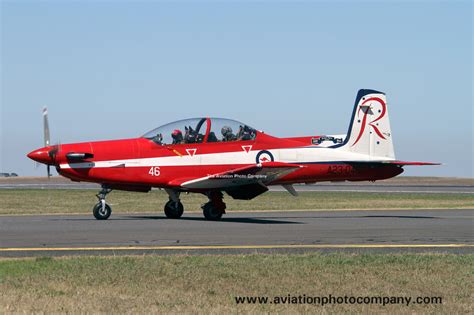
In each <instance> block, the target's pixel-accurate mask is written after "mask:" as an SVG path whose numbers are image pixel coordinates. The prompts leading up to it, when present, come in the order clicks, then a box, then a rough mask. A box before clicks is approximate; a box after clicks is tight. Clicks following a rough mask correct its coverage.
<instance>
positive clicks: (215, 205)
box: [165, 189, 226, 221]
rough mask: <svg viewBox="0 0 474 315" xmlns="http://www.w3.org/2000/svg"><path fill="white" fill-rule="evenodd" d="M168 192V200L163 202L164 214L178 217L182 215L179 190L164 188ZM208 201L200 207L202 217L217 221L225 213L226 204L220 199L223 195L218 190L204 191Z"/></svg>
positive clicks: (171, 217)
mask: <svg viewBox="0 0 474 315" xmlns="http://www.w3.org/2000/svg"><path fill="white" fill-rule="evenodd" d="M165 191H166V192H167V193H168V196H169V201H168V202H167V203H166V204H165V215H166V217H168V218H170V219H179V218H181V216H182V215H183V212H184V207H183V204H182V203H181V201H180V200H179V195H180V192H179V191H177V190H174V189H165ZM206 196H207V197H208V198H209V202H207V203H205V204H204V205H203V206H202V207H201V208H202V211H203V214H204V217H205V218H206V219H207V220H210V221H218V220H220V219H221V218H222V215H223V214H224V213H225V208H226V205H225V203H224V202H223V201H222V199H223V198H224V195H223V194H222V192H220V191H210V192H208V193H206Z"/></svg>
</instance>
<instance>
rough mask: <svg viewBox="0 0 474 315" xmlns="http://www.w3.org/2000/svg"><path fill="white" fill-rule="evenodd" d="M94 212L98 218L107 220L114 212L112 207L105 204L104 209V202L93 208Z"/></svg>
mask: <svg viewBox="0 0 474 315" xmlns="http://www.w3.org/2000/svg"><path fill="white" fill-rule="evenodd" d="M92 213H93V214H94V217H95V218H96V219H97V220H107V219H108V218H109V217H110V215H111V214H112V208H111V207H110V206H109V205H108V204H105V207H104V208H103V209H102V203H101V202H99V203H97V204H96V205H95V206H94V208H92Z"/></svg>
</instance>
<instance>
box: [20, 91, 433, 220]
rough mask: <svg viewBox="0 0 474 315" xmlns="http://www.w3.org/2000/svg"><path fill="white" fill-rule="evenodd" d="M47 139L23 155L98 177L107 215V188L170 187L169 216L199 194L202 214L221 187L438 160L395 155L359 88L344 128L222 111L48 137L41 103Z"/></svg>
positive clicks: (351, 175)
mask: <svg viewBox="0 0 474 315" xmlns="http://www.w3.org/2000/svg"><path fill="white" fill-rule="evenodd" d="M43 116H44V125H45V147H44V148H41V149H38V150H35V151H33V152H31V153H29V154H28V157H29V158H31V159H33V160H35V161H37V162H40V163H44V164H46V165H48V175H49V166H50V165H53V166H55V167H56V170H57V171H58V173H59V174H60V175H62V176H64V177H67V178H70V179H71V180H73V181H86V182H95V183H100V184H101V185H102V190H101V191H100V192H99V194H98V195H97V197H98V199H99V202H98V203H97V204H96V205H95V206H94V208H93V214H94V216H95V218H96V219H98V220H105V219H107V218H109V216H110V214H111V212H112V209H111V207H110V206H109V205H108V204H107V203H106V202H105V197H106V195H107V194H108V193H109V192H110V191H111V190H113V189H116V190H128V191H138V192H148V191H150V189H151V188H152V187H158V188H163V189H164V190H165V191H166V192H167V193H168V195H169V201H168V202H167V203H166V205H165V207H164V211H165V214H166V216H167V217H168V218H174V219H176V218H180V217H181V215H182V214H183V210H184V207H183V204H182V203H181V201H180V199H179V197H180V193H182V192H194V193H202V194H205V195H206V196H207V197H208V198H209V202H207V203H206V204H204V205H203V206H202V209H203V213H204V217H205V218H206V219H208V220H219V219H221V217H222V215H223V214H224V213H225V208H226V205H225V203H224V202H223V192H225V193H227V194H228V195H230V196H231V197H232V198H234V199H245V200H250V199H253V198H255V197H257V196H258V195H260V194H263V193H264V192H266V191H267V190H268V186H270V185H282V186H283V187H284V188H285V189H286V190H288V192H289V193H291V194H292V195H296V191H295V189H294V188H293V186H292V184H294V183H315V182H322V181H345V180H347V181H375V180H381V179H386V178H390V177H394V176H397V175H399V174H401V173H402V172H403V166H405V165H435V164H436V163H423V162H402V161H397V160H396V159H395V154H394V150H393V142H392V131H391V130H390V122H389V118H388V112H387V102H386V98H385V94H384V93H382V92H378V91H374V90H359V92H358V94H357V97H356V100H355V105H354V110H353V112H352V118H351V121H350V125H349V130H348V132H347V135H330V136H309V137H292V138H277V137H273V136H270V135H268V134H265V133H264V132H262V131H258V130H256V129H254V128H251V127H249V126H248V125H246V124H243V123H240V122H237V121H234V120H229V119H221V118H208V117H205V118H196V119H186V120H180V121H177V122H173V123H170V124H167V125H164V126H161V127H159V128H156V129H154V130H152V131H150V132H148V133H146V134H145V135H144V136H142V137H140V138H133V139H125V140H112V141H97V142H84V143H73V144H61V145H52V146H51V145H50V143H49V127H48V118H47V111H46V110H44V111H43Z"/></svg>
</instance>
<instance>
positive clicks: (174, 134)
mask: <svg viewBox="0 0 474 315" xmlns="http://www.w3.org/2000/svg"><path fill="white" fill-rule="evenodd" d="M171 136H172V137H173V139H183V133H182V132H181V130H179V129H175V130H173V132H172V133H171Z"/></svg>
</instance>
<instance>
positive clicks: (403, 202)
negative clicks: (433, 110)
mask: <svg viewBox="0 0 474 315" xmlns="http://www.w3.org/2000/svg"><path fill="white" fill-rule="evenodd" d="M95 194H96V191H94V190H85V189H84V190H75V189H64V190H63V189H49V190H48V189H16V190H13V189H12V190H7V189H4V190H0V214H47V213H89V212H90V211H91V209H92V206H93V205H94V204H95V203H97V198H96V197H95ZM181 199H182V202H183V204H184V207H185V211H186V212H192V211H199V212H200V211H201V208H200V207H201V205H202V204H203V203H205V202H206V201H207V198H206V197H205V196H204V195H201V194H189V195H187V194H183V195H182V197H181ZM167 200H168V196H167V194H166V193H165V192H164V191H159V190H153V191H151V192H149V193H132V192H123V191H113V192H112V193H110V194H109V195H108V196H107V202H108V203H110V204H111V205H112V207H113V211H114V213H144V212H152V213H157V212H162V211H163V206H164V204H165V203H166V201H167ZM225 202H226V203H227V209H228V211H236V210H238V211H248V210H334V209H417V208H474V195H472V194H449V193H448V194H429V193H380V192H377V193H363V192H302V193H300V196H298V197H293V196H291V195H290V194H288V193H287V192H267V193H265V194H263V195H261V196H259V197H257V198H255V199H253V200H250V201H240V200H233V199H232V198H230V197H228V196H226V197H225Z"/></svg>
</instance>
